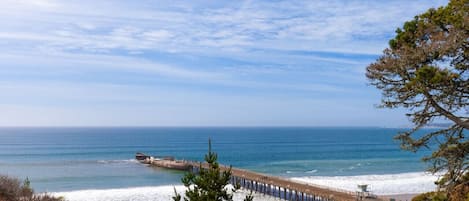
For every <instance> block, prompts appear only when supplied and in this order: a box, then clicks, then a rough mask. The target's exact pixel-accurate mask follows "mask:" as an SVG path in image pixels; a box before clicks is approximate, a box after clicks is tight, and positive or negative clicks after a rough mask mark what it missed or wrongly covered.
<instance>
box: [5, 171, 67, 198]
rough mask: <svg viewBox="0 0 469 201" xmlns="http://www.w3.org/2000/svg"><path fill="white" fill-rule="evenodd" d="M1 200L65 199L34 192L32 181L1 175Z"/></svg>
mask: <svg viewBox="0 0 469 201" xmlns="http://www.w3.org/2000/svg"><path fill="white" fill-rule="evenodd" d="M0 201H63V199H62V198H56V197H53V196H50V195H47V194H34V190H33V189H32V188H31V187H30V182H29V180H28V179H26V180H25V181H24V182H23V183H21V182H20V181H19V180H18V179H15V178H11V177H8V176H2V175H0Z"/></svg>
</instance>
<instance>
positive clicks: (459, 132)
mask: <svg viewBox="0 0 469 201" xmlns="http://www.w3.org/2000/svg"><path fill="white" fill-rule="evenodd" d="M468 13H469V1H468V0H451V1H450V2H449V4H448V5H446V6H444V7H440V8H438V9H433V8H432V9H429V10H428V11H427V12H425V13H423V14H421V15H418V16H416V17H415V18H414V19H413V20H411V21H408V22H406V23H404V26H403V27H402V28H398V29H397V30H396V33H397V34H396V37H395V38H394V39H392V40H390V41H389V48H387V49H385V50H384V52H383V55H382V56H381V57H380V58H379V59H377V61H376V62H374V63H372V64H370V65H369V66H368V67H367V73H366V76H367V77H368V79H369V80H370V83H371V84H372V85H373V86H375V87H377V88H378V89H380V90H381V91H382V97H383V98H382V100H381V103H382V104H381V107H386V108H397V107H403V108H407V109H408V110H409V113H408V114H407V116H408V117H409V119H410V120H411V121H412V122H413V123H414V125H415V127H414V128H413V129H412V130H411V131H408V132H403V133H400V134H399V135H398V136H396V138H397V139H399V140H400V141H401V145H402V147H403V148H404V149H407V150H411V151H417V150H419V149H421V148H431V149H432V148H433V149H434V152H433V154H432V155H431V156H428V157H426V158H424V160H425V161H428V162H431V163H432V167H431V168H430V169H429V170H430V171H431V172H433V173H435V172H441V171H443V172H445V174H444V176H443V177H442V179H441V180H439V182H438V184H439V185H440V187H443V188H445V189H447V190H449V191H450V190H452V189H455V187H456V186H458V185H469V183H468V182H469V181H468V180H467V179H464V178H467V177H465V174H466V175H467V174H468V172H469V169H468V168H469V160H468V159H469V154H468V153H469V141H468V133H467V131H468V129H469V118H468V117H469V81H468V79H469V71H468V70H469V67H468V66H469V61H468V58H469V49H468V45H469V14H468ZM435 120H439V121H448V122H451V125H450V126H449V127H448V128H445V129H441V130H438V131H435V132H430V133H426V134H425V135H417V134H416V131H417V130H419V129H420V128H422V127H425V126H427V125H429V124H431V123H432V122H433V121H435Z"/></svg>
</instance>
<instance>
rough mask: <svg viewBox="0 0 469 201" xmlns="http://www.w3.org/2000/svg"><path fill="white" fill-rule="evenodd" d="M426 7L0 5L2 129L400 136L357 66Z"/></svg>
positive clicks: (426, 0) (40, 0)
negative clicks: (379, 129) (322, 129)
mask: <svg viewBox="0 0 469 201" xmlns="http://www.w3.org/2000/svg"><path fill="white" fill-rule="evenodd" d="M446 3H447V1H438V0H418V1H407V0H395V1H355V0H342V1H340V0H337V1H277V0H275V1H204V0H201V1H83V0H80V1H73V0H70V1H58V0H57V1H55V0H21V1H16V0H11V1H10V0H3V1H1V2H0V6H1V8H2V9H1V11H0V111H1V113H2V114H1V115H0V126H387V127H396V126H405V125H409V123H408V121H407V119H406V118H405V116H404V111H403V110H386V109H376V108H375V105H376V104H378V103H379V101H380V98H381V97H380V92H379V91H378V90H376V89H374V88H373V87H372V86H369V85H368V84H367V80H366V78H365V75H364V73H365V68H366V66H367V65H368V64H369V63H370V62H373V61H374V60H375V59H376V58H377V57H378V56H379V55H380V53H381V52H382V50H383V49H384V48H386V46H387V41H388V40H389V39H390V38H392V37H393V36H394V30H395V29H396V28H397V27H398V26H400V25H402V24H403V22H404V21H407V20H410V19H412V18H413V16H415V15H417V14H419V13H421V12H424V11H425V10H427V9H428V8H430V7H438V6H441V5H445V4H446Z"/></svg>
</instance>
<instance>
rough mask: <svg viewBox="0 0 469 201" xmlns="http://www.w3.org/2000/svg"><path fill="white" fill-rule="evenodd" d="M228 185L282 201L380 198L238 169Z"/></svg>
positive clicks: (184, 166)
mask: <svg viewBox="0 0 469 201" xmlns="http://www.w3.org/2000/svg"><path fill="white" fill-rule="evenodd" d="M137 157H140V158H137V160H139V161H140V162H142V163H146V164H152V165H155V166H158V167H163V168H169V169H178V170H186V171H187V170H188V171H198V170H199V169H200V168H204V169H206V168H208V167H209V165H208V164H207V163H201V162H196V161H184V160H174V159H167V160H164V159H163V160H161V159H160V160H153V157H150V156H146V155H140V156H137ZM229 169H230V166H225V165H221V164H220V170H221V171H227V170H229ZM231 173H232V176H231V180H230V182H231V184H234V185H238V184H239V185H240V187H242V188H244V189H247V190H252V191H255V192H258V193H262V194H264V195H270V196H273V197H276V198H279V199H283V200H289V201H291V200H293V201H356V200H366V201H380V200H382V199H379V198H366V199H365V198H359V197H358V196H357V194H356V192H350V191H344V190H339V189H331V188H327V187H323V186H318V185H312V184H307V183H302V182H299V181H293V180H290V179H287V178H282V177H277V176H272V175H266V174H261V173H258V172H254V171H249V170H245V169H240V168H233V167H231Z"/></svg>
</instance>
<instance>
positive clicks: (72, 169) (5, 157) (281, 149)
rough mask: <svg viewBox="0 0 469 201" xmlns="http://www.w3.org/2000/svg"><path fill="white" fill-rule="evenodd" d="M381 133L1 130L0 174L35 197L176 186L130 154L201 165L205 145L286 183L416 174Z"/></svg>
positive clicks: (415, 161)
mask: <svg viewBox="0 0 469 201" xmlns="http://www.w3.org/2000/svg"><path fill="white" fill-rule="evenodd" d="M402 130H404V129H387V128H1V129H0V173H1V174H7V175H11V176H17V177H20V178H26V177H29V179H30V180H31V182H32V185H33V187H35V188H36V189H37V190H39V191H49V192H57V191H72V190H82V189H112V188H128V187H142V186H163V185H174V184H179V183H180V177H181V175H182V174H183V173H181V172H178V171H170V170H165V169H158V168H149V167H146V166H144V165H141V164H139V163H137V162H135V160H133V157H134V155H135V152H145V153H148V154H152V155H172V156H175V157H176V158H179V159H188V160H203V156H204V154H205V153H206V151H207V141H208V139H209V138H211V139H212V144H213V150H214V151H216V152H217V153H218V155H219V160H220V162H221V163H224V164H231V165H233V166H236V167H241V168H246V169H250V170H254V171H259V172H263V173H268V174H273V175H279V176H284V177H309V176H353V175H376V174H378V175H379V174H399V173H409V172H422V171H423V170H424V169H425V164H423V163H422V162H421V160H420V158H421V157H422V156H423V155H424V154H428V152H419V153H417V154H414V153H410V152H404V151H401V150H400V149H399V144H398V142H396V141H394V140H393V136H394V135H395V134H396V133H397V132H398V131H402Z"/></svg>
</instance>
